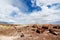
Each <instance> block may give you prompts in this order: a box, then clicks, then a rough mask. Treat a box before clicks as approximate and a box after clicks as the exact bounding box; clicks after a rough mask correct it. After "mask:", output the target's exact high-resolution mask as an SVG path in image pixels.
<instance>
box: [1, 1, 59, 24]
mask: <svg viewBox="0 0 60 40" xmlns="http://www.w3.org/2000/svg"><path fill="white" fill-rule="evenodd" d="M54 2H59V0H57V1H56V0H53V1H52V0H49V1H46V0H37V2H36V4H37V5H36V6H40V7H42V11H38V12H37V11H34V12H32V13H31V14H24V13H22V12H21V8H23V9H24V10H27V6H26V5H25V4H23V3H21V2H19V0H10V1H9V0H0V21H5V22H13V23H15V24H17V23H18V24H30V23H32V24H34V23H40V24H41V23H53V22H56V21H60V18H59V17H60V10H54V9H53V8H51V9H48V8H47V7H46V5H47V4H52V3H54ZM41 3H43V4H44V5H43V6H41V5H42V4H41ZM40 4H41V5H40ZM13 5H15V6H13ZM13 11H14V12H16V13H17V16H16V17H12V16H10V14H11V13H12V12H13Z"/></svg>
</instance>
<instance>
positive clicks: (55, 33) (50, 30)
mask: <svg viewBox="0 0 60 40" xmlns="http://www.w3.org/2000/svg"><path fill="white" fill-rule="evenodd" d="M49 32H50V33H52V34H53V35H58V34H57V32H55V31H54V30H53V29H49Z"/></svg>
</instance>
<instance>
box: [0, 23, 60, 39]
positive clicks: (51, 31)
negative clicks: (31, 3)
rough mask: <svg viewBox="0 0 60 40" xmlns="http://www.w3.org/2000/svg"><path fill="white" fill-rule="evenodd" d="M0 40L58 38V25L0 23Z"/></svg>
mask: <svg viewBox="0 0 60 40" xmlns="http://www.w3.org/2000/svg"><path fill="white" fill-rule="evenodd" d="M0 40H60V25H56V24H55V25H54V24H27V25H26V24H25V25H19V24H0Z"/></svg>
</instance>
